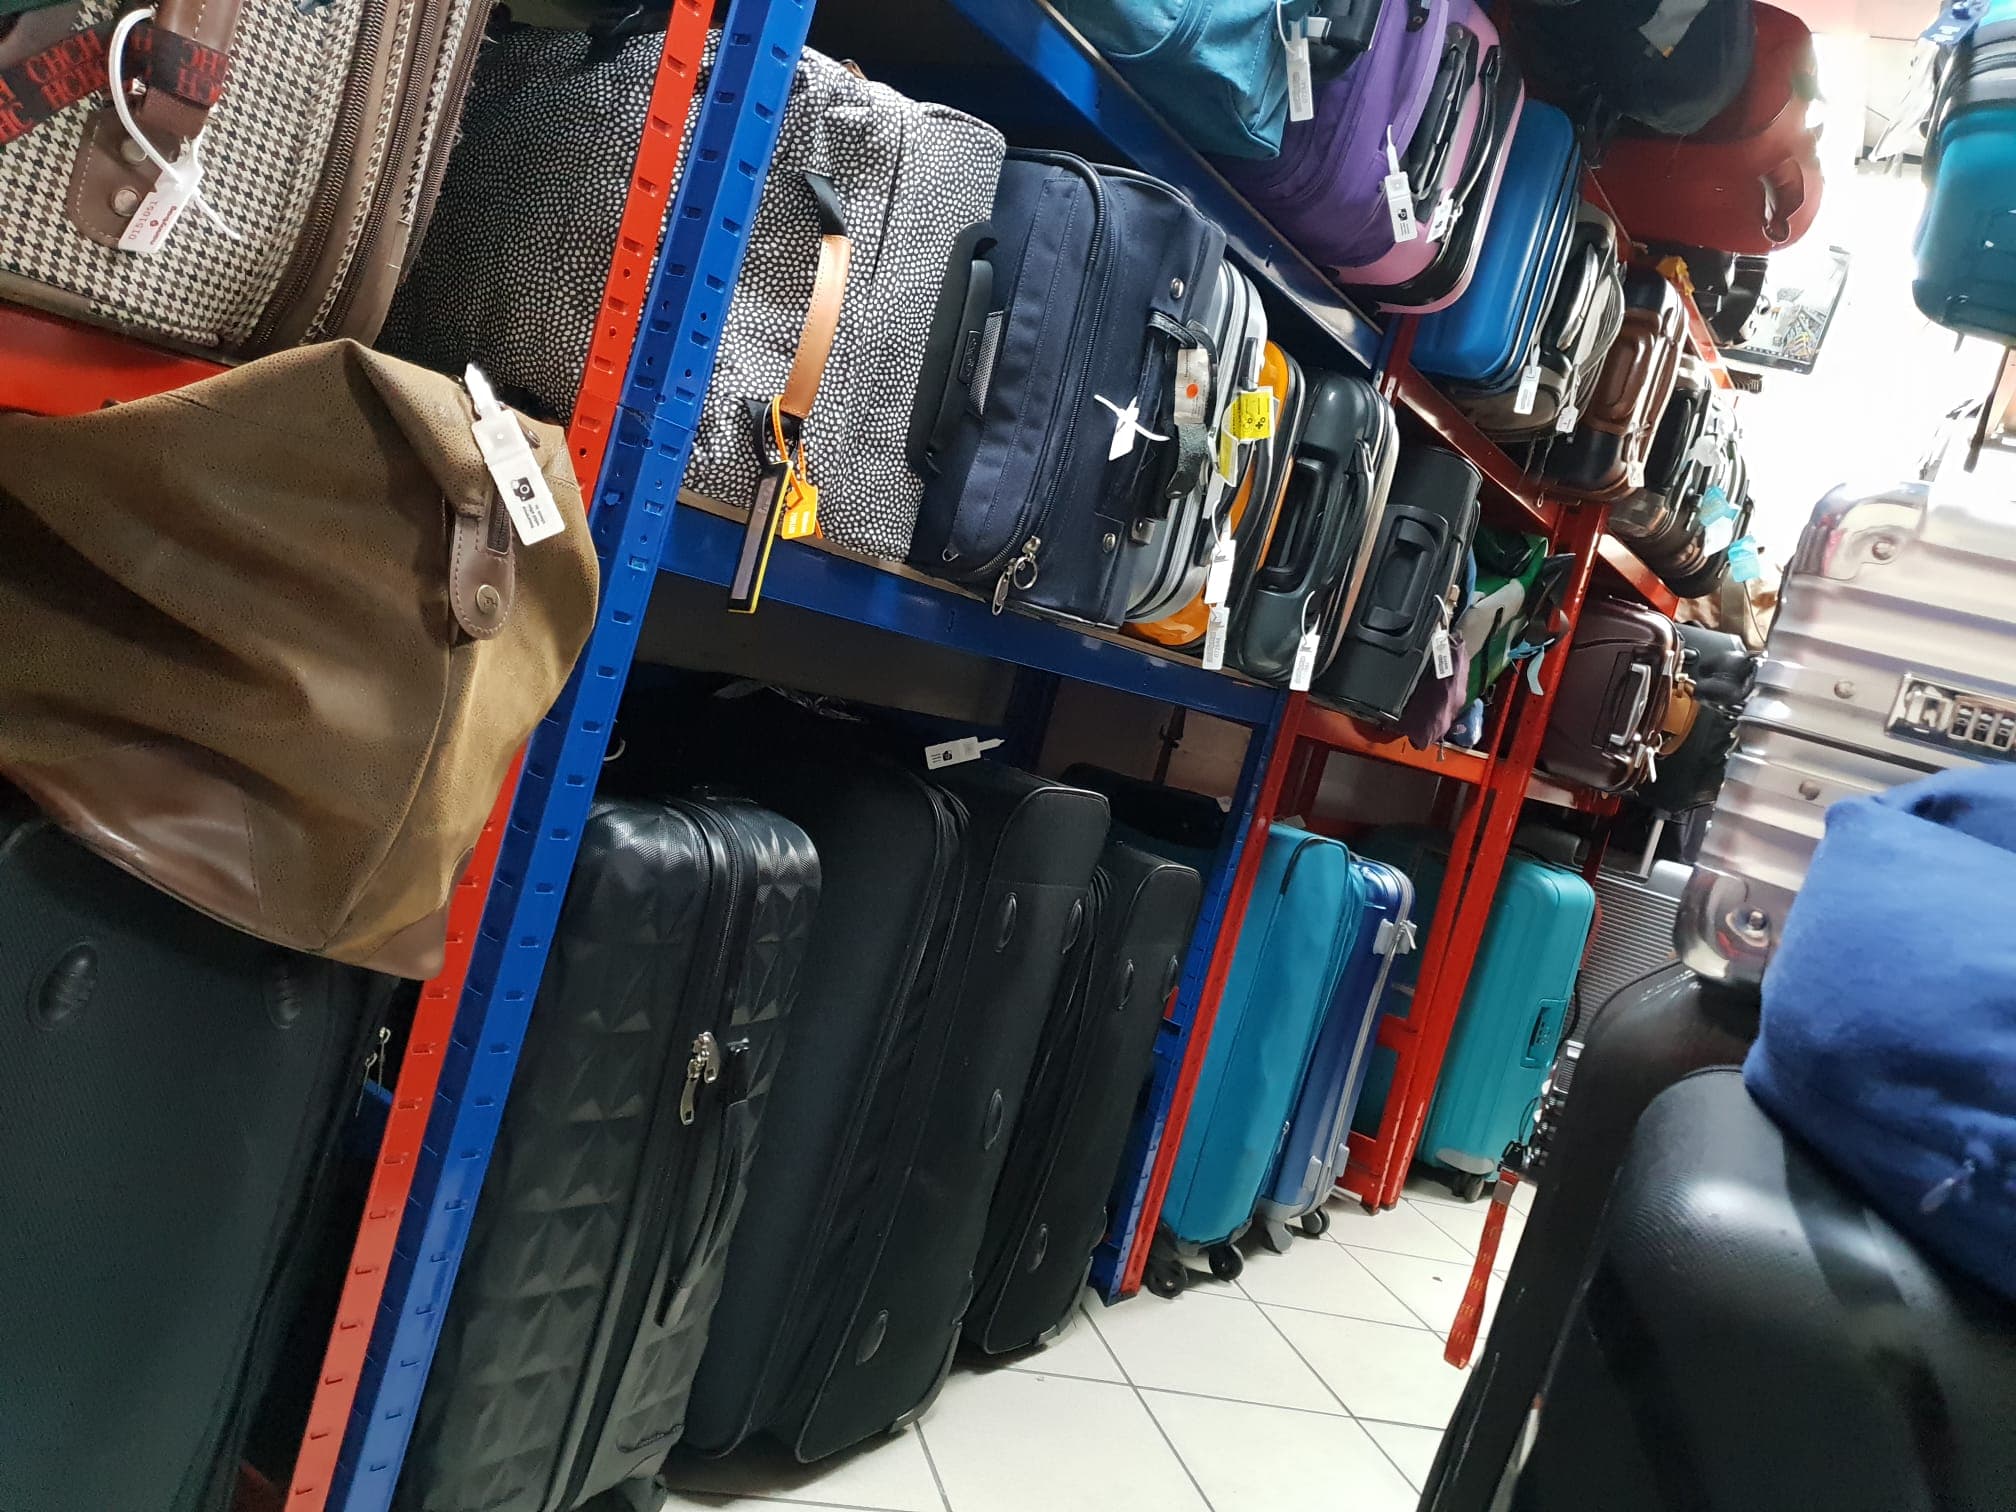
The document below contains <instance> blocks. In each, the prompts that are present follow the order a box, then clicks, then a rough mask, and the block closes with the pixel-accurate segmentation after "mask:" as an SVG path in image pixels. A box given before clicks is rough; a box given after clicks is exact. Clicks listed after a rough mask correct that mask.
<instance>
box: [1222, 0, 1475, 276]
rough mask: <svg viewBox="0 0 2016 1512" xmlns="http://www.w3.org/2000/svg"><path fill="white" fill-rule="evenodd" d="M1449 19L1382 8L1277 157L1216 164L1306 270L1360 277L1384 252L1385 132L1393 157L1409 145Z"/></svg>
mask: <svg viewBox="0 0 2016 1512" xmlns="http://www.w3.org/2000/svg"><path fill="white" fill-rule="evenodd" d="M1451 14H1452V0H1384V5H1383V8H1382V9H1381V11H1380V15H1379V24H1378V26H1377V28H1376V29H1375V30H1374V32H1373V34H1372V45H1371V46H1370V47H1369V48H1367V49H1366V50H1365V52H1364V54H1363V55H1362V56H1360V57H1359V58H1358V59H1357V60H1356V61H1354V62H1353V63H1352V64H1351V65H1350V66H1349V67H1348V68H1346V69H1344V70H1343V72H1341V73H1339V74H1337V75H1335V76H1334V77H1332V78H1329V79H1327V80H1325V81H1324V82H1323V83H1322V84H1320V85H1319V86H1318V89H1317V95H1316V116H1315V119H1314V120H1309V121H1295V122H1290V123H1289V126H1288V130H1287V132H1286V134H1285V135H1284V136H1283V138H1282V142H1281V155H1280V156H1279V157H1277V158H1273V159H1271V160H1268V161H1265V162H1248V161H1238V160H1232V159H1226V160H1224V161H1222V162H1221V163H1220V164H1219V166H1220V168H1221V169H1222V171H1223V172H1224V173H1225V175H1226V177H1227V178H1229V179H1230V180H1231V181H1232V183H1233V184H1234V185H1235V186H1236V187H1237V188H1238V189H1239V190H1240V191H1241V192H1242V193H1243V194H1244V195H1245V196H1246V197H1247V199H1249V200H1250V201H1252V203H1253V205H1254V207H1255V208H1256V209H1258V210H1259V211H1260V212H1261V213H1262V214H1263V215H1265V216H1267V217H1268V218H1269V219H1270V220H1271V221H1273V223H1274V224H1275V225H1276V226H1278V227H1279V228H1280V230H1281V232H1282V233H1283V234H1284V235H1285V236H1286V237H1287V238H1288V239H1289V240H1290V241H1291V242H1293V243H1295V245H1296V246H1298V247H1300V248H1301V249H1302V251H1303V253H1304V254H1305V255H1306V256H1307V257H1308V258H1309V259H1310V261H1312V262H1315V263H1318V264H1320V265H1322V266H1324V267H1327V268H1332V269H1336V268H1363V267H1366V266H1368V265H1369V264H1371V263H1372V262H1374V261H1376V260H1377V259H1378V258H1381V257H1383V256H1385V255H1386V253H1387V252H1389V251H1391V250H1392V248H1393V228H1392V222H1391V220H1390V219H1389V217H1388V215H1387V210H1386V196H1385V193H1384V190H1383V188H1382V184H1383V182H1384V180H1385V178H1386V175H1387V173H1388V171H1389V167H1388V163H1387V157H1386V137H1387V132H1388V130H1389V129H1390V130H1391V132H1392V136H1393V140H1394V143H1395V144H1396V151H1399V152H1405V151H1406V149H1407V147H1408V146H1409V145H1410V144H1411V143H1412V142H1413V140H1414V133H1415V129H1416V128H1417V127H1418V126H1419V125H1420V124H1421V118H1422V116H1423V115H1424V114H1425V113H1426V111H1427V109H1428V106H1429V102H1430V99H1431V97H1432V96H1433V94H1434V91H1435V78H1436V74H1437V72H1438V71H1439V70H1440V68H1441V64H1442V56H1443V51H1444V49H1445V47H1446V46H1447V44H1448V31H1449V21H1450V18H1451ZM1424 229H1425V228H1424Z"/></svg>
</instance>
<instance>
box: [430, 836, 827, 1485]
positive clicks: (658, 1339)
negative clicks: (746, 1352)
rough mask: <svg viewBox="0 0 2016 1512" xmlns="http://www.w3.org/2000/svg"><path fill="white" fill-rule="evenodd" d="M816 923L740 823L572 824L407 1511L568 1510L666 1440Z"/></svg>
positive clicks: (794, 842) (433, 1384)
mask: <svg viewBox="0 0 2016 1512" xmlns="http://www.w3.org/2000/svg"><path fill="white" fill-rule="evenodd" d="M818 900H819V859H818V856H817V854H816V853H815V852H814V851H813V848H812V842H811V840H810V839H809V838H808V837H807V836H806V834H805V832H804V831H803V830H802V829H800V828H799V827H798V826H797V825H795V824H793V823H791V821H789V820H788V819H784V818H782V817H780V816H779V815H777V814H773V813H770V812H769V811H767V810H765V809H761V808H758V807H757V806H756V805H755V804H753V803H747V802H743V801H739V800H731V799H720V798H703V799H687V800H678V801H663V800H642V801H636V800H614V801H612V800H608V799H604V800H601V801H599V802H598V803H597V804H596V806H595V808H594V810H593V811H592V812H591V813H590V814H589V817H588V822H587V825H586V826H585V827H584V829H583V831H582V837H581V857H580V860H579V861H578V862H577V863H576V865H575V868H574V874H573V877H572V878H571V880H570V881H569V882H568V886H567V899H566V902H565V903H564V904H563V905H562V909H561V914H560V925H559V928H558V930H557V931H556V934H555V937H554V942H553V949H552V953H551V954H550V956H549V957H548V958H547V963H546V974H545V976H544V978H543V979H542V981H541V982H540V986H539V996H538V1000H537V1001H536V1002H535V1003H534V1005H533V1009H532V1018H531V1023H530V1026H529V1028H528V1030H527V1033H526V1038H525V1053H524V1055H523V1057H522V1058H521V1061H520V1064H519V1067H518V1073H517V1076H516V1078H515V1079H514V1081H513V1084H512V1088H511V1100H510V1101H509V1103H507V1104H506V1105H505V1109H504V1118H503V1125H502V1127H501V1129H500V1130H499V1132H498V1136H497V1149H496V1154H495V1155H494V1156H493V1158H492V1160H491V1163H490V1169H489V1171H488V1172H487V1173H486V1175H485V1177H484V1181H483V1194H482V1198H481V1200H480V1201H479V1202H478V1204H477V1207H476V1215H475V1219H474V1221H473V1223H472V1225H471V1228H470V1234H469V1245H468V1248H467V1250H466V1251H465V1252H464V1254H463V1257H462V1264H461V1267H460V1270H459V1272H458V1274H457V1277H456V1284H455V1291H454V1294H453V1296H452V1298H451V1299H450V1302H449V1305H448V1315H447V1318H446V1319H445V1320H444V1322H443V1324H442V1329H441V1342H440V1346H439V1348H438V1349H437V1350H436V1352H435V1356H434V1363H433V1367H432V1369H431V1371H430V1373H429V1375H428V1380H427V1390H426V1394H425V1396H423V1397H422V1399H421V1403H420V1411H419V1415H418V1418H417V1420H416V1422H415V1424H414V1429H413V1438H412V1442H411V1444H410V1446H409V1447H408V1449H407V1452H406V1462H405V1466H404V1468H403V1470H402V1471H401V1474H400V1479H399V1487H398V1491H397V1492H396V1493H395V1498H394V1505H395V1506H397V1507H399V1508H401V1509H403V1512H570V1509H572V1508H575V1507H579V1506H582V1505H583V1504H584V1503H586V1502H588V1501H589V1500H590V1499H591V1498H593V1497H595V1496H598V1495H599V1494H600V1493H602V1492H604V1491H607V1490H610V1489H611V1488H612V1487H615V1486H617V1485H619V1484H620V1483H622V1482H624V1481H626V1480H631V1479H636V1478H640V1477H642V1478H648V1477H649V1475H650V1474H651V1472H652V1471H653V1470H654V1469H655V1468H656V1467H657V1464H658V1462H659V1461H660V1460H662V1459H663V1458H664V1457H665V1451H666V1450H667V1449H668V1448H670V1447H671V1446H672V1445H673V1444H674V1443H676V1442H677V1441H678V1438H679V1433H680V1429H681V1427H682V1426H683V1423H684V1419H685V1414H686V1403H687V1396H688V1393H689V1392H690V1391H691V1389H692V1385H693V1376H694V1372H695V1371H696V1370H698V1369H699V1365H700V1355H701V1351H702V1350H703V1349H704V1348H705V1346H706V1342H707V1330H708V1324H709V1321H710V1319H711V1317H712V1314H713V1311H714V1304H715V1302H716V1300H717V1299H718V1298H719V1296H720V1293H721V1282H722V1276H723V1272H724V1269H725V1267H726V1265H727V1259H728V1251H729V1244H730V1241H731V1240H732V1238H733V1236H734V1232H735V1225H736V1222H737V1219H738V1218H739V1216H740V1214H741V1212H742V1208H743V1198H744V1196H745V1195H746V1193H747V1190H748V1172H749V1165H750V1161H751V1159H752V1158H753V1156H754V1154H755V1151H756V1148H757V1140H758V1135H759V1132H760V1128H761V1123H762V1117H763V1108H764V1102H765V1098H766V1094H767V1093H768V1090H769V1087H770V1083H771V1078H772V1076H773V1075H774V1073H775V1071H776V1064H777V1058H778V1055H779V1052H780V1051H781V1049H782V1044H783V1037H784V1032H785V1024H786V1021H787V1019H788V1018H789V1015H790V1011H791V1007H792V1004H793V1002H794V1000H795V999H796V996H797V987H798V967H799V963H800V961H801V960H802V958H803V956H804V953H805V945H806V941H807V939H808V937H809V936H810V934H811V930H812V923H813V919H814V916H815V913H816V911H817V907H818Z"/></svg>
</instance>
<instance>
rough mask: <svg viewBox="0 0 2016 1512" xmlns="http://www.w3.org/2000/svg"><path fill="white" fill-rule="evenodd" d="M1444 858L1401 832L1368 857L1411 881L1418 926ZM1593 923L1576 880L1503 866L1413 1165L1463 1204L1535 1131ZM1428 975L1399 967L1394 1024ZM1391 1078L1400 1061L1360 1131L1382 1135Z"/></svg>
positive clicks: (1520, 861)
mask: <svg viewBox="0 0 2016 1512" xmlns="http://www.w3.org/2000/svg"><path fill="white" fill-rule="evenodd" d="M1446 846H1447V842H1446V840H1444V838H1443V837H1442V836H1441V835H1439V834H1436V833H1433V832H1431V831H1426V830H1412V829H1396V830H1380V831H1377V832H1375V833H1374V834H1373V835H1372V836H1371V837H1369V838H1368V839H1367V840H1366V842H1365V843H1364V845H1363V847H1362V851H1363V853H1364V854H1365V855H1368V856H1375V857H1377V858H1378V859H1380V860H1382V861H1386V862H1388V863H1390V864H1392V865H1394V866H1397V867H1399V868H1400V869H1401V870H1402V871H1404V872H1406V873H1407V874H1408V875H1409V876H1410V877H1412V878H1413V879H1414V889H1415V910H1416V916H1417V917H1419V918H1423V919H1432V918H1433V917H1434V911H1435V903H1436V899H1437V897H1438V896H1439V895H1440V892H1441V888H1442V878H1443V873H1444V871H1445V870H1446V868H1447V865H1448V857H1447V855H1446ZM1595 920H1596V892H1595V889H1594V888H1592V887H1591V886H1590V885H1589V883H1588V882H1587V881H1585V880H1584V879H1583V878H1582V877H1581V876H1580V875H1579V874H1577V873H1575V872H1572V871H1570V870H1568V869H1567V868H1566V867H1562V866H1555V865H1553V864H1552V863H1550V862H1546V861H1542V860H1539V859H1538V858H1537V857H1534V856H1528V855H1524V854H1521V853H1519V852H1517V851H1515V852H1513V854H1512V856H1511V857H1510V858H1509V859H1508V860H1507V861H1506V863H1505V872H1504V875H1503V876H1502V877H1501V878H1500V879H1499V882H1498V892H1497V896H1496V897H1495V898H1494V899H1493V900H1492V904H1491V918H1490V922H1489V923H1488V924H1487V925H1486V926H1485V929H1484V940H1483V943H1482V945H1481V946H1479V948H1478V951H1477V960H1476V963H1475V965H1473V966H1472V968H1471V971H1470V985H1469V989H1468V990H1467V991H1466V992H1465V993H1464V995H1463V1007H1462V1009H1461V1011H1460V1012H1459V1013H1458V1015H1457V1018H1456V1030H1455V1034H1454V1036H1453V1037H1452V1038H1451V1039H1450V1041H1449V1053H1448V1055H1447V1056H1446V1057H1445V1058H1444V1059H1443V1062H1442V1075H1441V1078H1440V1080H1439V1081H1438V1082H1437V1083H1436V1087H1435V1101H1434V1103H1433V1105H1432V1106H1431V1107H1430V1109H1429V1112H1428V1124H1427V1127H1426V1128H1425V1129H1424V1130H1423V1131H1422V1135H1421V1144H1420V1148H1419V1150H1418V1152H1417V1155H1416V1158H1417V1159H1418V1160H1421V1161H1424V1162H1426V1163H1428V1164H1430V1165H1432V1166H1435V1167H1437V1168H1438V1169H1439V1170H1440V1171H1442V1172H1443V1173H1444V1174H1446V1175H1447V1176H1448V1178H1449V1183H1450V1187H1451V1189H1452V1190H1453V1191H1455V1192H1456V1193H1457V1194H1458V1195H1460V1196H1467V1197H1473V1198H1474V1197H1477V1196H1480V1195H1482V1193H1483V1191H1484V1190H1485V1189H1486V1188H1487V1187H1488V1186H1489V1185H1490V1184H1491V1182H1492V1180H1493V1179H1494V1178H1495V1177H1496V1176H1497V1174H1498V1162H1499V1159H1500V1157H1501V1156H1503V1155H1504V1153H1505V1146H1506V1145H1508V1144H1510V1143H1511V1142H1512V1141H1513V1140H1515V1139H1523V1138H1524V1137H1525V1135H1526V1132H1527V1131H1528V1130H1529V1129H1530V1128H1531V1126H1532V1121H1533V1113H1534V1111H1535V1109H1536V1108H1537V1106H1538V1103H1539V1098H1540V1087H1541V1084H1542V1083H1543V1082H1544V1081H1545V1080H1546V1079H1547V1072H1548V1070H1549V1068H1551V1067H1552V1066H1553V1064H1554V1054H1555V1052H1556V1051H1557V1050H1558V1049H1560V1046H1561V1030H1562V1026H1563V1024H1564V1022H1565V1021H1566V1019H1567V1016H1568V1007H1569V1003H1570V1001H1571V1000H1572V999H1573V997H1574V994H1575V976H1576V973H1577V971H1579V970H1580V968H1581V965H1582V955H1583V952H1584V951H1585V950H1586V949H1587V948H1588V944H1589V931H1590V928H1591V926H1592V925H1593V924H1594V923H1595ZM1420 969H1421V968H1420V960H1419V957H1410V958H1403V960H1401V961H1399V962H1396V963H1395V965H1394V969H1393V974H1392V978H1391V979H1390V983H1389V986H1388V989H1387V1000H1386V1011H1387V1012H1389V1013H1391V1012H1399V1013H1402V1014H1404V1013H1406V1012H1408V1011H1409V1010H1410V1009H1411V1007H1412V1003H1413V995H1414V985H1415V981H1416V978H1417V977H1418V976H1419V974H1420ZM1392 1075H1393V1060H1392V1053H1391V1052H1390V1051H1382V1052H1381V1056H1380V1059H1379V1061H1378V1062H1377V1063H1376V1064H1375V1066H1374V1068H1373V1073H1372V1076H1371V1078H1369V1079H1368V1084H1367V1088H1366V1092H1365V1095H1364V1097H1363V1098H1362V1099H1361V1101H1360V1104H1359V1107H1360V1115H1359V1118H1358V1120H1357V1124H1356V1126H1357V1127H1358V1128H1359V1129H1360V1130H1361V1131H1363V1132H1366V1133H1374V1132H1376V1131H1377V1129H1378V1124H1379V1114H1380V1112H1381V1111H1382V1110H1383V1108H1384V1105H1385V1096H1384V1093H1385V1091H1386V1090H1387V1089H1388V1087H1389V1086H1390V1083H1391V1081H1392Z"/></svg>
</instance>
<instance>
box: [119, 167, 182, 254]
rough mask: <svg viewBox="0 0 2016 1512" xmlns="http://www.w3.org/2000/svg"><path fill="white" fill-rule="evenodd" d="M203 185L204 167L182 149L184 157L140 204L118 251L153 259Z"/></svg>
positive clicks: (155, 183) (128, 223)
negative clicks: (197, 189) (201, 184)
mask: <svg viewBox="0 0 2016 1512" xmlns="http://www.w3.org/2000/svg"><path fill="white" fill-rule="evenodd" d="M202 181H203V165H202V164H201V163H199V162H196V161H195V160H194V159H193V158H191V157H190V155H189V149H188V148H186V147H185V148H183V149H182V154H181V156H179V157H177V158H176V160H175V161H174V162H173V163H170V164H169V165H168V169H166V170H163V172H162V174H161V176H160V177H159V178H158V179H156V180H155V182H154V187H153V189H152V190H151V191H149V193H148V195H147V198H145V199H143V200H142V201H140V208H139V209H137V210H135V211H134V212H133V219H131V220H130V221H128V222H127V223H126V229H125V230H124V231H122V232H121V233H120V234H119V250H120V251H121V252H133V253H137V254H139V255H140V256H141V257H152V256H154V255H155V254H156V253H157V252H159V251H160V250H161V249H162V248H163V247H165V246H167V245H168V238H169V236H170V235H171V234H172V233H173V232H174V230H175V227H176V225H177V224H178V223H180V221H181V219H182V212H183V211H184V210H187V209H188V208H189V206H190V204H191V203H193V202H194V200H195V198H196V187H197V185H198V184H200V183H201V182H202Z"/></svg>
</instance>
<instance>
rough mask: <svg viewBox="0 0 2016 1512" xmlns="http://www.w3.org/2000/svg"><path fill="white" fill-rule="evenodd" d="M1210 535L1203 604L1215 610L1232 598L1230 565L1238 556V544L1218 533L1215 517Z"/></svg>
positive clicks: (1231, 538) (1227, 535) (1230, 537)
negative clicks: (1208, 565)
mask: <svg viewBox="0 0 2016 1512" xmlns="http://www.w3.org/2000/svg"><path fill="white" fill-rule="evenodd" d="M1211 533H1212V536H1213V537H1214V539H1213V540H1212V542H1211V565H1210V567H1209V569H1208V570H1207V571H1206V572H1205V574H1204V602H1205V603H1206V604H1207V605H1209V606H1210V607H1211V608H1213V609H1216V608H1218V607H1219V606H1220V605H1222V604H1225V603H1227V602H1228V601H1230V599H1231V597H1232V564H1233V562H1234V561H1236V560H1237V558H1238V555H1239V542H1238V540H1237V539H1236V538H1235V537H1233V536H1231V535H1229V534H1221V533H1220V532H1219V529H1218V521H1217V518H1216V517H1215V516H1214V517H1213V518H1212V521H1211Z"/></svg>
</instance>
